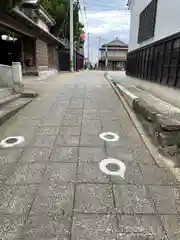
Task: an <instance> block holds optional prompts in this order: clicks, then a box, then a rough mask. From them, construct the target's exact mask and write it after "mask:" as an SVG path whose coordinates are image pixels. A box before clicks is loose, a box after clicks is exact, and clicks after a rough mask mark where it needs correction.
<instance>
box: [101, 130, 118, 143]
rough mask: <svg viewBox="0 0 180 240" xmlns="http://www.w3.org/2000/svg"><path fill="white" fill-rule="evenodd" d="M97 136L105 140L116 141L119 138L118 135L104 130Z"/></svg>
mask: <svg viewBox="0 0 180 240" xmlns="http://www.w3.org/2000/svg"><path fill="white" fill-rule="evenodd" d="M99 137H100V138H101V139H102V140H104V141H106V142H116V141H118V140H119V136H118V135H117V134H116V133H113V132H104V133H101V134H100V135H99Z"/></svg>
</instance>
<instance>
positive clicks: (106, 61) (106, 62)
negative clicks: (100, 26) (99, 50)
mask: <svg viewBox="0 0 180 240" xmlns="http://www.w3.org/2000/svg"><path fill="white" fill-rule="evenodd" d="M105 52H106V60H105V66H106V70H107V67H108V51H107V45H105Z"/></svg>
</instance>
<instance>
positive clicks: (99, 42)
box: [98, 37, 101, 68]
mask: <svg viewBox="0 0 180 240" xmlns="http://www.w3.org/2000/svg"><path fill="white" fill-rule="evenodd" d="M98 39H99V41H98V68H99V60H100V50H99V49H100V47H101V46H100V44H101V37H98Z"/></svg>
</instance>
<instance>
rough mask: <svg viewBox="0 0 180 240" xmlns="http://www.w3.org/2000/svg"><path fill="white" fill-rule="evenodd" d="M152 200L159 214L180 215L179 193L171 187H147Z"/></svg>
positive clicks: (177, 189)
mask: <svg viewBox="0 0 180 240" xmlns="http://www.w3.org/2000/svg"><path fill="white" fill-rule="evenodd" d="M149 191H150V195H151V197H152V199H153V200H154V202H155V205H156V208H157V210H158V212H159V213H160V214H177V213H178V214H179V213H180V191H179V188H176V187H173V186H149Z"/></svg>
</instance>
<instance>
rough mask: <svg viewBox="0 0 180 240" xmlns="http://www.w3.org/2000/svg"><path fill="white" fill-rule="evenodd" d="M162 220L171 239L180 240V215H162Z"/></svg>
mask: <svg viewBox="0 0 180 240" xmlns="http://www.w3.org/2000/svg"><path fill="white" fill-rule="evenodd" d="M161 220H162V223H163V226H164V227H165V230H166V232H167V235H168V237H169V239H170V240H179V236H180V215H165V216H161Z"/></svg>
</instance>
